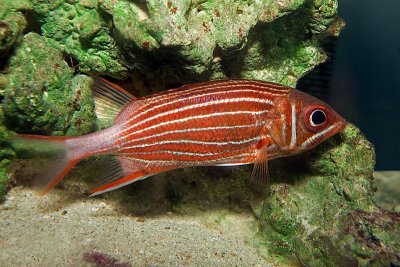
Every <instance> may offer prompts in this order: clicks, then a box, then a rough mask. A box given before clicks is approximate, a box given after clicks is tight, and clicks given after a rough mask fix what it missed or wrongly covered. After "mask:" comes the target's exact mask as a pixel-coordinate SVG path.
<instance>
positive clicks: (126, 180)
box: [90, 171, 148, 197]
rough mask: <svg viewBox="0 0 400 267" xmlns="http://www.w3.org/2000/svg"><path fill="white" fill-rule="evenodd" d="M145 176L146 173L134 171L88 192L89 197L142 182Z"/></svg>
mask: <svg viewBox="0 0 400 267" xmlns="http://www.w3.org/2000/svg"><path fill="white" fill-rule="evenodd" d="M147 176H148V175H147V173H146V172H144V171H136V172H133V173H130V174H128V175H126V176H123V177H121V178H118V179H111V181H110V182H109V183H105V184H103V185H101V186H99V187H96V188H94V189H92V190H91V191H90V192H91V194H90V196H91V197H92V196H96V195H99V194H102V193H105V192H109V191H111V190H114V189H117V188H120V187H123V186H125V185H128V184H131V183H133V182H136V181H139V180H142V179H144V178H146V177H147Z"/></svg>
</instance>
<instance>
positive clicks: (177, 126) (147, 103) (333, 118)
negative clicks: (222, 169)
mask: <svg viewBox="0 0 400 267" xmlns="http://www.w3.org/2000/svg"><path fill="white" fill-rule="evenodd" d="M94 81H95V84H94V95H95V99H96V109H97V111H98V116H99V118H100V119H102V120H105V119H113V118H114V115H115V116H116V117H115V120H113V125H112V126H111V127H109V128H107V129H104V130H101V131H99V132H95V133H92V134H88V135H84V136H80V137H44V136H34V135H20V137H21V138H23V139H33V140H41V142H44V144H47V145H48V144H50V143H52V144H53V145H56V146H57V147H58V148H59V150H60V153H58V154H57V156H56V157H55V159H54V161H53V163H52V164H50V165H49V166H48V170H47V171H46V172H45V173H44V174H43V175H41V179H43V180H44V183H45V188H44V190H43V193H46V192H48V191H49V190H50V189H51V188H53V187H54V186H55V185H56V184H57V183H58V182H59V181H60V180H61V179H62V178H63V177H64V176H65V175H66V174H67V173H68V172H69V171H70V170H71V168H72V167H73V166H74V165H76V164H77V163H78V162H79V161H80V160H82V159H84V158H86V157H89V156H91V155H96V154H111V155H114V157H113V160H110V161H109V162H108V164H107V165H108V166H105V168H106V169H107V170H106V171H105V172H104V175H103V176H104V177H102V178H101V179H100V180H101V183H100V184H99V186H98V187H97V188H95V189H93V190H92V195H97V194H101V193H104V192H107V191H110V190H113V189H117V188H119V187H122V186H125V185H127V184H130V183H132V182H135V181H138V180H142V179H144V178H146V177H149V176H152V175H155V174H157V173H161V172H165V171H169V170H173V169H177V168H183V167H189V166H201V165H242V164H252V163H255V167H254V171H253V174H252V176H253V177H255V178H257V177H258V178H263V177H266V175H267V163H268V160H271V159H274V158H278V157H283V156H289V155H293V154H298V153H300V152H302V151H305V150H308V149H310V148H312V147H314V146H316V145H317V144H319V143H321V142H322V141H324V140H325V139H327V138H329V137H330V136H332V135H334V134H336V133H338V132H339V131H341V130H342V129H343V128H344V127H345V125H346V122H345V120H344V119H343V118H342V117H341V116H340V115H338V114H337V113H336V112H335V111H334V110H333V109H332V108H331V107H329V106H328V105H327V104H325V103H324V102H322V101H320V100H318V99H316V98H314V97H312V96H310V95H307V94H305V93H303V92H301V91H298V90H295V89H292V88H289V87H286V86H283V85H278V84H274V83H267V82H260V81H246V80H225V81H211V82H205V83H197V84H192V85H187V86H183V87H181V88H178V89H173V90H168V91H165V92H163V93H160V94H155V95H151V96H148V97H144V98H134V97H133V96H131V95H130V94H129V93H127V92H126V91H124V90H123V89H122V88H120V87H118V86H116V85H114V84H112V83H110V82H108V81H106V80H104V79H102V78H94ZM107 113H108V114H107Z"/></svg>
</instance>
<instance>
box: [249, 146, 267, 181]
mask: <svg viewBox="0 0 400 267" xmlns="http://www.w3.org/2000/svg"><path fill="white" fill-rule="evenodd" d="M261 142H262V143H263V146H262V147H261V148H259V149H258V151H257V158H256V161H255V163H254V167H253V171H252V173H251V177H250V182H251V183H253V184H255V185H259V186H266V185H269V177H268V146H269V144H271V141H270V140H267V139H266V140H262V141H261Z"/></svg>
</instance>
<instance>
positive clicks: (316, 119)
mask: <svg viewBox="0 0 400 267" xmlns="http://www.w3.org/2000/svg"><path fill="white" fill-rule="evenodd" d="M325 121H326V114H325V112H323V111H322V110H319V109H317V110H314V111H313V113H311V122H312V123H314V124H315V125H321V124H322V123H324V122H325Z"/></svg>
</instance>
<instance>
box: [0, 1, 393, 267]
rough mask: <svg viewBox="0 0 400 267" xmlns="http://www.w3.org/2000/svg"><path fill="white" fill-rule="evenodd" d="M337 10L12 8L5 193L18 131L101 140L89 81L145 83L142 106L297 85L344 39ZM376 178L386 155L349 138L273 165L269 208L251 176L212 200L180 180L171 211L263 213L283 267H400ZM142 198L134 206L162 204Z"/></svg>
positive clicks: (5, 23)
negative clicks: (208, 89) (204, 86)
mask: <svg viewBox="0 0 400 267" xmlns="http://www.w3.org/2000/svg"><path fill="white" fill-rule="evenodd" d="M337 8H338V5H337V1H334V0H277V1H272V0H264V1H250V0H249V1H240V0H236V1H234V0H230V1H229V0H225V1H216V0H215V1H213V0H209V1H189V0H179V1H178V0H176V1H174V0H167V1H123V0H119V1H112V0H98V1H97V0H84V1H74V0H70V1H40V0H31V1H28V0H3V1H1V2H0V64H1V66H0V68H1V73H0V96H1V98H0V99H2V103H1V116H0V123H1V126H0V128H1V129H0V131H1V134H0V144H1V148H0V193H1V194H4V193H5V187H6V185H7V180H8V179H9V177H10V176H12V173H10V172H8V166H9V162H10V160H11V159H12V158H13V157H14V151H13V150H12V149H10V148H9V147H8V146H7V143H6V141H5V140H6V139H7V136H9V135H12V134H13V132H14V131H16V132H19V133H21V132H23V133H39V134H47V135H82V134H86V133H89V132H92V131H94V130H95V129H96V127H97V124H96V117H95V114H94V107H93V100H92V96H91V91H90V88H91V85H92V80H91V78H90V77H89V76H88V75H89V74H91V75H93V74H95V75H106V76H111V77H114V78H116V79H132V80H133V81H134V85H135V88H136V90H137V91H138V92H139V94H140V95H147V94H149V93H151V92H154V91H160V90H163V89H166V88H170V87H173V86H176V85H181V84H187V83H192V82H197V81H207V80H213V79H223V78H227V77H229V78H244V79H258V80H265V81H270V82H277V83H281V84H285V85H289V86H294V85H295V84H296V82H297V80H298V79H299V78H300V77H301V76H302V75H304V74H305V73H306V72H308V71H310V70H311V69H313V68H314V67H315V66H316V65H318V64H319V63H321V62H323V61H324V60H325V59H326V55H325V53H324V51H323V50H322V48H321V45H320V44H321V41H322V40H324V39H325V38H326V37H327V36H332V35H333V36H337V35H338V34H339V33H340V31H341V29H342V27H343V22H342V21H341V20H340V19H339V18H338V17H337ZM295 161H296V162H300V164H301V165H302V167H300V168H299V167H296V166H298V165H299V164H295V163H294V162H295ZM373 166H374V151H373V147H372V146H371V144H369V143H368V142H367V141H366V140H365V138H364V137H363V136H362V134H361V133H360V132H359V131H358V130H357V129H356V128H355V127H353V126H349V127H348V128H347V129H346V130H345V131H344V132H343V133H341V134H340V135H339V136H337V137H335V138H333V139H332V140H330V141H328V142H327V143H326V144H324V145H322V146H320V147H318V148H317V149H315V150H313V151H311V152H309V153H306V154H304V155H301V156H298V157H296V158H295V159H284V160H277V161H275V162H272V164H271V168H270V169H271V176H272V179H273V184H272V185H271V193H270V195H269V196H268V197H264V198H263V199H259V198H257V197H254V196H253V195H252V192H251V191H249V188H248V185H247V183H246V182H245V180H246V177H248V176H250V171H249V170H248V168H246V167H244V168H238V169H237V170H236V171H235V172H234V173H233V174H231V175H230V177H229V179H222V182H221V181H219V182H218V179H213V177H215V176H216V175H215V174H209V173H208V174H207V173H204V171H202V170H198V169H196V170H193V173H194V174H193V175H196V176H197V177H203V178H201V180H200V181H199V182H197V184H198V185H201V184H210V185H209V186H207V187H206V188H208V189H210V188H211V189H210V190H201V189H198V188H197V189H196V190H193V188H192V186H186V185H187V183H185V182H184V181H182V179H169V181H168V182H167V183H166V185H165V191H166V200H167V201H168V203H169V204H170V205H173V206H174V205H176V206H179V207H182V206H183V207H185V205H186V207H191V205H193V203H203V202H202V200H205V199H206V200H208V201H209V202H213V203H220V204H221V205H228V204H229V203H231V202H232V199H236V200H235V201H234V202H237V201H239V202H240V203H251V207H252V210H253V211H254V213H255V214H256V216H257V217H258V218H259V222H260V235H261V238H262V240H264V241H265V242H264V243H263V244H261V246H265V247H266V249H267V251H268V253H272V255H282V256H283V257H282V258H280V259H281V261H282V262H285V261H286V262H287V261H292V262H297V263H303V264H307V265H310V266H320V265H332V264H360V265H369V264H374V263H375V264H378V265H379V263H382V264H385V265H389V264H390V263H393V264H399V262H400V259H399V257H400V256H399V249H400V248H399V246H400V245H399V242H398V240H399V238H398V236H399V232H400V229H399V228H398V225H399V224H398V222H399V216H398V214H397V213H394V212H389V211H383V210H381V209H379V208H378V207H376V206H375V204H374V203H373V201H372V196H373V192H374V181H373V177H372V172H373ZM198 173H200V175H199V174H198ZM178 175H179V172H178V173H176V174H172V175H171V176H178ZM217 176H218V175H217ZM175 178H177V177H175ZM275 178H279V179H275ZM126 190H129V189H126ZM136 193H137V195H135V196H131V197H126V196H125V197H126V198H127V199H130V200H135V199H138V198H141V199H144V198H146V196H148V194H145V193H144V192H140V190H139V192H136ZM189 196H190V197H189ZM132 198H133V199H132ZM196 201H198V202H196ZM378 217H379V219H378ZM360 227H361V229H359V228H360ZM388 232H392V235H389V234H388ZM396 240H397V241H396ZM270 255H271V254H270Z"/></svg>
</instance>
